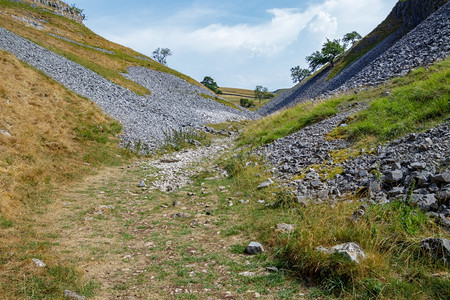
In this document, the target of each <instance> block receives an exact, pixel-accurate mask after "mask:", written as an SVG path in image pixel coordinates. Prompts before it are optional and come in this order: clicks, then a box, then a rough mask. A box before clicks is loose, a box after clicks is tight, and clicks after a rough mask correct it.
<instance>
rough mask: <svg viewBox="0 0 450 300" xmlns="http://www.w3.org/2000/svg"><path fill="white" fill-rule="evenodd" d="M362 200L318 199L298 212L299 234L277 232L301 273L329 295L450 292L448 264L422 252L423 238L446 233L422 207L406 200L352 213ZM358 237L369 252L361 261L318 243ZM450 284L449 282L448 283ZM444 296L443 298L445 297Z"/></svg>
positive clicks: (281, 252)
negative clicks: (443, 274)
mask: <svg viewBox="0 0 450 300" xmlns="http://www.w3.org/2000/svg"><path fill="white" fill-rule="evenodd" d="M358 205H359V204H357V203H352V202H350V203H340V204H338V205H336V206H335V207H330V206H329V205H312V206H309V207H306V208H303V209H300V210H299V212H298V215H299V216H298V218H297V219H298V221H297V223H296V230H295V232H294V233H293V234H290V235H286V234H284V235H283V234H281V235H280V234H278V233H274V234H273V236H272V240H271V243H272V245H273V247H275V249H277V250H276V252H277V253H278V258H280V259H281V260H284V261H285V263H286V266H287V267H288V268H290V269H291V270H292V271H293V272H294V273H295V274H297V276H299V277H300V278H303V279H306V280H307V281H309V282H313V283H315V284H316V285H317V286H318V287H319V289H318V291H320V292H319V293H320V294H322V296H324V295H328V296H330V295H333V296H335V297H339V298H357V299H371V298H373V299H377V298H378V299H379V298H381V299H385V298H386V299H393V298H395V299H411V298H416V299H421V298H424V297H425V298H427V297H431V298H434V299H439V298H441V297H443V298H447V297H449V296H450V290H448V289H446V288H445V286H446V285H445V284H444V281H443V280H442V278H439V277H433V276H432V274H436V273H439V272H445V270H446V266H445V265H444V264H443V263H442V262H440V261H435V260H433V259H432V258H430V257H429V256H426V255H424V254H423V253H421V250H420V240H421V239H423V238H427V237H429V236H439V235H444V233H443V231H441V229H439V228H438V227H437V226H436V225H434V224H431V223H430V222H428V220H427V217H426V215H425V214H424V213H423V212H422V211H420V210H419V209H416V208H412V207H410V206H408V205H407V204H406V203H404V202H393V203H390V204H386V205H378V206H372V207H369V208H368V209H367V210H366V215H365V216H364V217H363V219H362V220H360V221H359V222H357V223H355V222H354V221H352V220H351V219H350V218H349V217H350V216H351V215H352V213H353V211H354V210H356V209H357V208H358ZM346 242H355V243H357V244H359V245H360V246H361V248H362V249H363V250H364V251H365V253H366V256H367V257H366V259H364V260H362V261H361V262H360V263H359V264H356V263H354V262H351V261H350V260H347V259H345V258H343V257H342V256H340V255H337V254H336V255H333V254H331V255H330V254H324V253H322V252H320V251H317V249H316V248H317V247H318V246H325V247H331V246H334V245H337V244H341V243H346ZM447 287H448V286H447ZM443 298H442V299H443Z"/></svg>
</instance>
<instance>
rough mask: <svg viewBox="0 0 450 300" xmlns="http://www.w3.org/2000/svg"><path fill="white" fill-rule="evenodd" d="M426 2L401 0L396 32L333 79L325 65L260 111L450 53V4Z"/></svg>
mask: <svg viewBox="0 0 450 300" xmlns="http://www.w3.org/2000/svg"><path fill="white" fill-rule="evenodd" d="M427 3H434V2H430V1H425V2H424V1H419V0H414V1H399V2H398V3H397V5H396V7H395V8H394V10H393V11H392V12H391V15H390V18H392V19H396V20H402V19H404V23H403V24H402V25H401V26H400V28H398V29H397V31H395V32H394V33H392V34H390V35H389V36H388V37H387V38H385V39H383V40H382V41H381V42H380V43H378V44H377V45H376V46H375V47H374V48H373V49H371V50H370V51H368V52H367V53H366V54H365V55H363V56H362V57H361V58H359V59H358V60H356V61H355V62H353V63H352V64H351V65H350V66H348V67H346V68H345V69H344V70H342V71H341V72H340V73H339V74H338V75H336V76H334V77H333V78H332V79H330V80H328V78H329V74H330V71H331V68H324V69H323V70H322V71H321V72H320V73H319V74H318V75H317V76H315V77H314V78H312V80H307V81H305V82H304V83H302V84H300V85H298V86H296V87H295V88H293V89H291V90H289V91H287V92H285V93H283V94H281V95H279V96H278V97H276V98H275V99H273V100H272V101H270V102H269V103H267V104H266V105H264V106H263V107H261V108H260V109H258V111H257V112H258V113H259V114H261V115H268V114H271V113H273V112H275V111H278V110H280V109H283V108H286V107H289V106H293V105H295V104H298V103H301V102H304V101H308V100H309V99H314V98H325V97H327V96H329V95H330V94H334V93H337V92H345V91H349V90H351V89H356V88H361V87H363V86H373V85H379V84H381V83H383V82H385V81H387V80H388V79H390V78H392V77H396V76H402V75H405V74H406V73H408V72H409V71H410V70H411V69H413V68H415V67H418V66H426V65H428V64H430V63H432V62H434V61H436V60H439V59H443V58H445V57H446V56H447V55H448V53H449V52H450V47H448V45H449V44H450V37H449V36H450V29H449V28H450V26H449V23H450V21H449V18H448V15H449V13H450V4H449V3H446V4H443V5H442V7H441V8H439V9H438V10H437V11H435V9H436V8H437V7H436V6H434V7H433V8H432V9H431V7H430V6H428V9H425V5H426V4H427ZM441 4H442V2H441ZM405 7H409V8H408V9H405ZM410 14H411V15H413V16H414V17H411V16H410ZM413 19H414V22H411V21H410V20H413Z"/></svg>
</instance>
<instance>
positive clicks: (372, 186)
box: [369, 180, 381, 194]
mask: <svg viewBox="0 0 450 300" xmlns="http://www.w3.org/2000/svg"><path fill="white" fill-rule="evenodd" d="M369 190H370V192H371V193H373V194H377V193H379V192H381V183H380V182H379V181H378V180H371V181H369Z"/></svg>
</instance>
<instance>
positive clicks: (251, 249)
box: [244, 242, 264, 255]
mask: <svg viewBox="0 0 450 300" xmlns="http://www.w3.org/2000/svg"><path fill="white" fill-rule="evenodd" d="M244 252H245V253H246V254H249V255H255V254H259V253H261V252H264V247H263V246H262V245H261V244H260V243H258V242H250V244H248V246H247V247H246V248H245V251H244Z"/></svg>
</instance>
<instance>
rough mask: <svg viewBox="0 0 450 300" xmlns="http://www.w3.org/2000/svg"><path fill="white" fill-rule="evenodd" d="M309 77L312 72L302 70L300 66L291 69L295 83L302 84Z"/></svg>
mask: <svg viewBox="0 0 450 300" xmlns="http://www.w3.org/2000/svg"><path fill="white" fill-rule="evenodd" d="M309 75H311V71H310V70H308V69H302V68H300V66H295V67H293V68H291V78H292V81H293V82H294V83H297V82H302V81H303V79H305V78H306V77H308V76H309Z"/></svg>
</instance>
